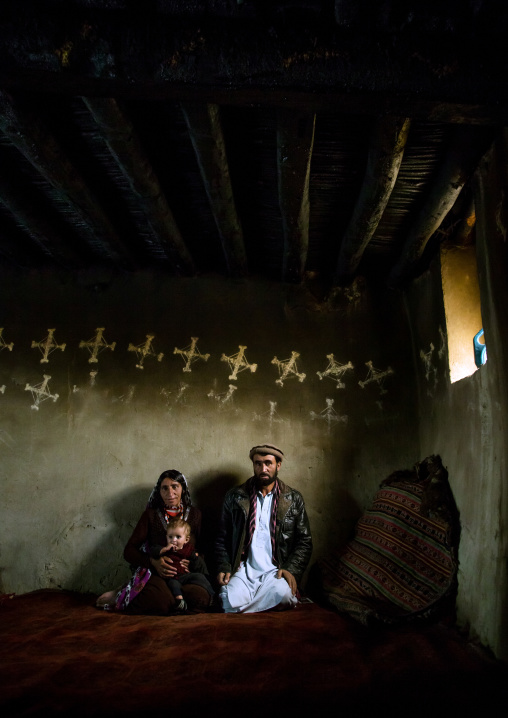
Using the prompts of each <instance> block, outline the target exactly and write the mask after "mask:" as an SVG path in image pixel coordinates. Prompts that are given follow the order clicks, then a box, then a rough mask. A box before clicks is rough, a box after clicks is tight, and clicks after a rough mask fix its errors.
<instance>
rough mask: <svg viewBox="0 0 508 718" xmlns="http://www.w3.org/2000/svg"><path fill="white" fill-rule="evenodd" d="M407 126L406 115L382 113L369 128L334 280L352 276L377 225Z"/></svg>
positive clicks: (394, 177)
mask: <svg viewBox="0 0 508 718" xmlns="http://www.w3.org/2000/svg"><path fill="white" fill-rule="evenodd" d="M410 126H411V121H410V120H409V119H407V118H400V117H392V116H385V117H381V118H379V120H378V121H377V123H376V125H375V127H374V129H373V132H372V135H371V140H370V146H369V155H368V159H367V168H366V171H365V176H364V179H363V185H362V188H361V190H360V194H359V195H358V200H357V202H356V205H355V208H354V210H353V215H352V217H351V220H350V222H349V225H348V227H347V229H346V232H345V234H344V237H343V239H342V242H341V245H340V252H339V258H338V261H337V268H336V272H335V284H339V285H341V284H347V283H348V282H349V281H350V280H351V279H352V277H353V276H354V274H355V272H356V269H357V268H358V265H359V264H360V261H361V259H362V256H363V253H364V251H365V249H366V248H367V245H368V244H369V242H370V240H371V239H372V236H373V235H374V232H375V231H376V229H377V226H378V224H379V221H380V220H381V217H382V216H383V212H384V210H385V207H386V205H387V203H388V200H389V199H390V195H391V193H392V190H393V187H394V185H395V182H396V180H397V175H398V173H399V168H400V163H401V162H402V157H403V155H404V149H405V146H406V142H407V138H408V135H409V128H410Z"/></svg>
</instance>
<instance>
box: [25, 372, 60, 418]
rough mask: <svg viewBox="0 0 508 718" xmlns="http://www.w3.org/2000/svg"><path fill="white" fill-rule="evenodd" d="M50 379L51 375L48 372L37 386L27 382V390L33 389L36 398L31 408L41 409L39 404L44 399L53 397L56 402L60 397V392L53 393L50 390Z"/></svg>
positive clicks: (33, 395) (33, 396)
mask: <svg viewBox="0 0 508 718" xmlns="http://www.w3.org/2000/svg"><path fill="white" fill-rule="evenodd" d="M50 379H51V377H50V376H48V374H43V381H42V382H41V383H40V384H36V385H35V386H31V385H30V384H26V386H25V391H31V392H32V398H33V400H34V403H33V404H32V406H31V407H30V408H31V409H35V411H39V404H42V402H43V401H46V400H47V399H52V401H53V402H55V401H56V400H57V399H58V394H51V393H50V391H49V387H48V382H49V380H50Z"/></svg>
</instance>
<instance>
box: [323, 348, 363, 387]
mask: <svg viewBox="0 0 508 718" xmlns="http://www.w3.org/2000/svg"><path fill="white" fill-rule="evenodd" d="M326 358H327V359H328V366H327V367H326V369H325V370H324V371H317V372H316V374H317V375H318V377H319V378H320V379H321V380H322V379H324V378H325V377H328V379H332V380H333V381H336V382H337V389H344V388H345V386H346V385H345V384H344V382H343V381H342V377H343V376H344V374H345V373H346V372H347V371H349V370H350V369H354V366H353V365H352V364H351V362H350V361H349V362H348V363H347V364H339V362H338V361H336V359H335V357H334V355H333V354H327V355H326Z"/></svg>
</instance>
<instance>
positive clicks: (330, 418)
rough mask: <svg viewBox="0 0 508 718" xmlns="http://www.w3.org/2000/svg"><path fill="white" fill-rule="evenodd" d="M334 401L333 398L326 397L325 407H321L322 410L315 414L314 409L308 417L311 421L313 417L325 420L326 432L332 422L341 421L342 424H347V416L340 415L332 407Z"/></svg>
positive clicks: (330, 427)
mask: <svg viewBox="0 0 508 718" xmlns="http://www.w3.org/2000/svg"><path fill="white" fill-rule="evenodd" d="M334 403H335V400H334V399H326V409H323V411H320V412H319V414H316V412H315V411H311V412H310V418H311V421H314V420H315V419H318V420H322V421H325V422H326V423H327V425H328V433H330V431H331V429H332V426H333V425H334V424H338V423H339V422H341V423H342V424H347V423H348V421H349V417H348V416H347V415H346V414H344V415H343V416H340V415H339V414H338V413H337V412H336V411H335V409H334V408H333V405H334Z"/></svg>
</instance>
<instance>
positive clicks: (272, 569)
mask: <svg viewBox="0 0 508 718" xmlns="http://www.w3.org/2000/svg"><path fill="white" fill-rule="evenodd" d="M249 458H250V459H251V460H252V463H253V466H254V476H252V477H251V478H250V479H249V480H248V481H246V482H245V483H244V484H242V485H241V486H238V487H236V488H234V489H231V490H230V491H228V493H227V494H226V497H225V499H224V505H223V509H222V517H221V524H220V530H219V535H218V538H217V542H216V547H215V550H216V560H217V568H218V571H219V573H218V576H217V581H218V583H219V585H220V586H221V587H222V588H221V590H220V594H219V595H220V598H221V601H222V606H223V608H224V610H225V611H226V613H256V612H258V611H266V610H268V609H270V608H279V609H284V608H290V607H292V606H295V605H296V603H297V598H296V590H297V582H298V581H299V580H300V579H301V576H302V574H303V572H304V570H305V568H306V567H307V564H308V563H309V560H310V557H311V554H312V537H311V533H310V526H309V520H308V518H307V513H306V511H305V504H304V502H303V498H302V495H301V494H300V492H298V491H296V490H295V489H292V488H290V487H289V486H287V485H286V484H284V483H283V482H282V481H281V480H280V479H279V478H278V471H279V469H280V466H281V463H282V460H283V458H284V454H283V453H282V451H281V450H280V449H278V448H277V447H275V446H272V445H271V444H262V445H260V446H254V447H253V448H252V449H251V450H250V453H249Z"/></svg>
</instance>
